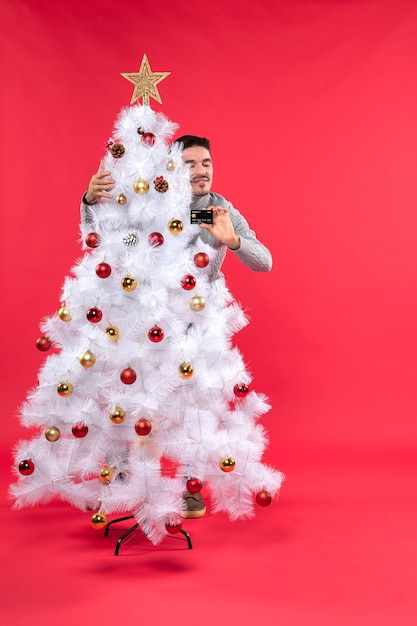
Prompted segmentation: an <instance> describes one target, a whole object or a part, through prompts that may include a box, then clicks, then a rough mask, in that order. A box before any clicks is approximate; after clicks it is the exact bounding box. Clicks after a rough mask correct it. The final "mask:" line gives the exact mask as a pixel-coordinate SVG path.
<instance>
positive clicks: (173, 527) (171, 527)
mask: <svg viewBox="0 0 417 626" xmlns="http://www.w3.org/2000/svg"><path fill="white" fill-rule="evenodd" d="M165 528H166V530H167V532H168V533H169V534H170V535H176V534H177V533H179V532H180V530H181V529H182V524H181V522H180V521H179V520H178V522H176V523H173V524H165Z"/></svg>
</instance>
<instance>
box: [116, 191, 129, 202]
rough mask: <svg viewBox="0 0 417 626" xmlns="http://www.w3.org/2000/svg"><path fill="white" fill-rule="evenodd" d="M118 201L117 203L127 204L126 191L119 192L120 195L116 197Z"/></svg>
mask: <svg viewBox="0 0 417 626" xmlns="http://www.w3.org/2000/svg"><path fill="white" fill-rule="evenodd" d="M116 202H117V204H126V202H127V198H126V196H125V194H124V193H119V195H118V196H117V198H116Z"/></svg>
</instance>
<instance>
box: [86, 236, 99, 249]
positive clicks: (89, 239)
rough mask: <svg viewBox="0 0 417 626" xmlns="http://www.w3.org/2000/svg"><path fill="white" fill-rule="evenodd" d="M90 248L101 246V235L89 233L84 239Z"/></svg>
mask: <svg viewBox="0 0 417 626" xmlns="http://www.w3.org/2000/svg"><path fill="white" fill-rule="evenodd" d="M84 241H85V243H86V244H87V246H88V247H89V248H98V246H99V245H100V235H98V234H97V233H88V235H86V236H85V239H84Z"/></svg>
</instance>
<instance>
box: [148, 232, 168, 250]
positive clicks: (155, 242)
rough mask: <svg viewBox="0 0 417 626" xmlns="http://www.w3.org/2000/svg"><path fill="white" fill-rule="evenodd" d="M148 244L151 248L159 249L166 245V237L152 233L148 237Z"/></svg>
mask: <svg viewBox="0 0 417 626" xmlns="http://www.w3.org/2000/svg"><path fill="white" fill-rule="evenodd" d="M148 243H149V245H150V246H154V247H155V248H159V246H162V244H163V243H164V236H163V234H162V233H156V232H155V233H151V234H150V235H149V236H148Z"/></svg>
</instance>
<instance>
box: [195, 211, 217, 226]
mask: <svg viewBox="0 0 417 626" xmlns="http://www.w3.org/2000/svg"><path fill="white" fill-rule="evenodd" d="M212 223H213V211H212V210H211V209H194V210H191V224H212Z"/></svg>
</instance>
